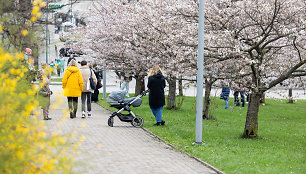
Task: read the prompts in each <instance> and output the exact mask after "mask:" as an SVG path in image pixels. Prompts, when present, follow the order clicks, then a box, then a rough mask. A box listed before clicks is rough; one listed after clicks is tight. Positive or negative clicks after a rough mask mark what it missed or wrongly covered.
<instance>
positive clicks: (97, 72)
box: [91, 64, 103, 102]
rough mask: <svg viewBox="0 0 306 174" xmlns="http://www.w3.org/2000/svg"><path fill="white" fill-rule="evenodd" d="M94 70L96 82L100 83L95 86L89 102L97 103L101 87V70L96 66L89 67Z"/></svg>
mask: <svg viewBox="0 0 306 174" xmlns="http://www.w3.org/2000/svg"><path fill="white" fill-rule="evenodd" d="M91 68H92V69H93V70H94V73H95V75H96V78H97V81H98V82H99V83H100V84H99V83H98V84H97V87H96V89H95V90H94V93H93V94H92V95H91V101H92V102H98V101H99V88H101V87H102V85H101V84H102V83H101V80H102V79H103V74H102V70H100V69H99V68H98V66H97V64H92V67H91Z"/></svg>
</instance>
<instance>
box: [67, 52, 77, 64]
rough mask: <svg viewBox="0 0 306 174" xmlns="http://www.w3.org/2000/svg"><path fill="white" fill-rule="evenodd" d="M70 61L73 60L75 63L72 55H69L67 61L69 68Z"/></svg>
mask: <svg viewBox="0 0 306 174" xmlns="http://www.w3.org/2000/svg"><path fill="white" fill-rule="evenodd" d="M71 60H75V61H76V59H75V58H74V56H73V54H70V57H69V58H68V60H67V66H69V63H70V61H71Z"/></svg>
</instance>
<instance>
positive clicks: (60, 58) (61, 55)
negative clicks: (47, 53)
mask: <svg viewBox="0 0 306 174" xmlns="http://www.w3.org/2000/svg"><path fill="white" fill-rule="evenodd" d="M59 62H60V63H59V65H60V74H63V73H64V71H65V67H64V66H65V57H64V56H63V54H60V56H59Z"/></svg>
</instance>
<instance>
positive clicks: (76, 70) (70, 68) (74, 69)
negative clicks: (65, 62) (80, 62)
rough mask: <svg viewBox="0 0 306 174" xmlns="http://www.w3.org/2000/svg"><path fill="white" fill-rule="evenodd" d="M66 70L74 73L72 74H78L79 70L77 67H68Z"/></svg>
mask: <svg viewBox="0 0 306 174" xmlns="http://www.w3.org/2000/svg"><path fill="white" fill-rule="evenodd" d="M67 70H68V71H70V72H71V73H74V72H78V71H79V68H78V67H77V66H69V67H68V68H67Z"/></svg>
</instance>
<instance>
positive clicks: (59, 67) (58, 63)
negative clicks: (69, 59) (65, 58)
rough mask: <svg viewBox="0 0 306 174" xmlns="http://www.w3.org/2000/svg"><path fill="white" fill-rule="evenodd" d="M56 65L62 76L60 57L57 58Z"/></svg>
mask: <svg viewBox="0 0 306 174" xmlns="http://www.w3.org/2000/svg"><path fill="white" fill-rule="evenodd" d="M55 67H56V72H57V75H58V76H61V63H60V60H59V59H57V60H56V63H55Z"/></svg>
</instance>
